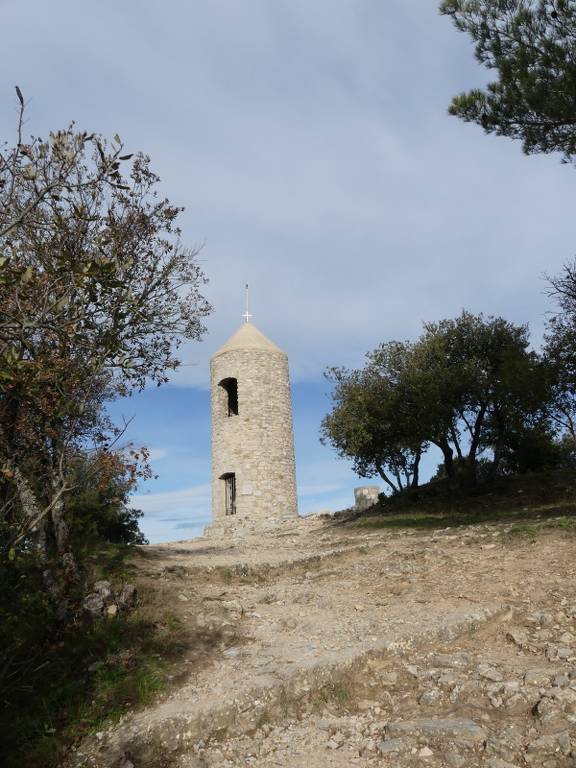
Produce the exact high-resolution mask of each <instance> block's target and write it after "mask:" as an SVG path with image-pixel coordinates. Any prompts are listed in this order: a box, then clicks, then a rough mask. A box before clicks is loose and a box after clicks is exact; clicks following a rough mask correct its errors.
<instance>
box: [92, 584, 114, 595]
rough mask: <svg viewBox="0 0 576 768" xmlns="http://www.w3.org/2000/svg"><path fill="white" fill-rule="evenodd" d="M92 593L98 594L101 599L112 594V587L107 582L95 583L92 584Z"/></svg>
mask: <svg viewBox="0 0 576 768" xmlns="http://www.w3.org/2000/svg"><path fill="white" fill-rule="evenodd" d="M94 592H98V594H100V595H101V596H102V597H107V596H110V595H111V594H112V585H111V584H110V582H109V581H97V582H95V584H94Z"/></svg>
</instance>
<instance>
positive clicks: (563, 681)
mask: <svg viewBox="0 0 576 768" xmlns="http://www.w3.org/2000/svg"><path fill="white" fill-rule="evenodd" d="M552 685H553V686H554V688H566V686H567V685H570V678H569V677H568V676H567V675H556V677H555V678H554V679H553V680H552Z"/></svg>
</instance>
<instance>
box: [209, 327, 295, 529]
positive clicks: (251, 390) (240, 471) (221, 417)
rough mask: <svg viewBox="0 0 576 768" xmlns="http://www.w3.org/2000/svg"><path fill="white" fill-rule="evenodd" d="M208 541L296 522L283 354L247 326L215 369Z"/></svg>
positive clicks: (215, 359) (230, 342) (216, 357)
mask: <svg viewBox="0 0 576 768" xmlns="http://www.w3.org/2000/svg"><path fill="white" fill-rule="evenodd" d="M210 369H211V397H212V515H213V524H212V525H211V526H210V527H209V529H207V531H206V533H208V534H209V535H215V534H216V535H218V534H222V533H226V531H228V532H231V531H234V530H236V529H238V528H242V527H254V526H256V527H260V528H267V527H271V526H273V525H276V524H278V523H279V522H283V521H288V520H296V519H298V507H297V500H296V471H295V460H294V436H293V428H292V404H291V395H290V381H289V374H288V358H287V356H286V354H285V353H284V352H283V351H282V350H281V349H279V348H278V347H277V346H276V345H275V344H273V343H272V342H271V341H270V340H269V339H267V338H266V337H265V336H264V335H263V334H262V333H261V332H260V331H259V330H258V329H257V328H256V327H255V326H254V325H253V324H252V323H250V322H246V323H245V324H244V325H242V326H241V327H240V328H239V330H238V331H237V332H236V333H235V334H234V335H233V336H232V337H231V338H230V339H229V340H228V341H227V342H226V344H224V346H223V347H222V348H221V349H219V350H218V351H217V352H216V354H215V355H214V357H213V358H212V360H211V363H210Z"/></svg>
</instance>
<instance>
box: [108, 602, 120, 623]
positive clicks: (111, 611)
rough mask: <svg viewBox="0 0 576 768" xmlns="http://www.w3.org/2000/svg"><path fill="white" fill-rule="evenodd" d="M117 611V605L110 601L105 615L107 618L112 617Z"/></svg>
mask: <svg viewBox="0 0 576 768" xmlns="http://www.w3.org/2000/svg"><path fill="white" fill-rule="evenodd" d="M117 613H118V606H117V605H116V604H115V603H112V605H109V606H108V607H107V608H106V615H107V616H108V618H109V619H113V618H114V616H116V615H117Z"/></svg>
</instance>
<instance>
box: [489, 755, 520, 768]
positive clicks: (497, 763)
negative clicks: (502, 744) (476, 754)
mask: <svg viewBox="0 0 576 768" xmlns="http://www.w3.org/2000/svg"><path fill="white" fill-rule="evenodd" d="M486 768H519V766H518V765H515V764H514V763H508V762H506V760H502V759H501V758H499V757H491V758H490V760H488V763H487V764H486Z"/></svg>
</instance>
